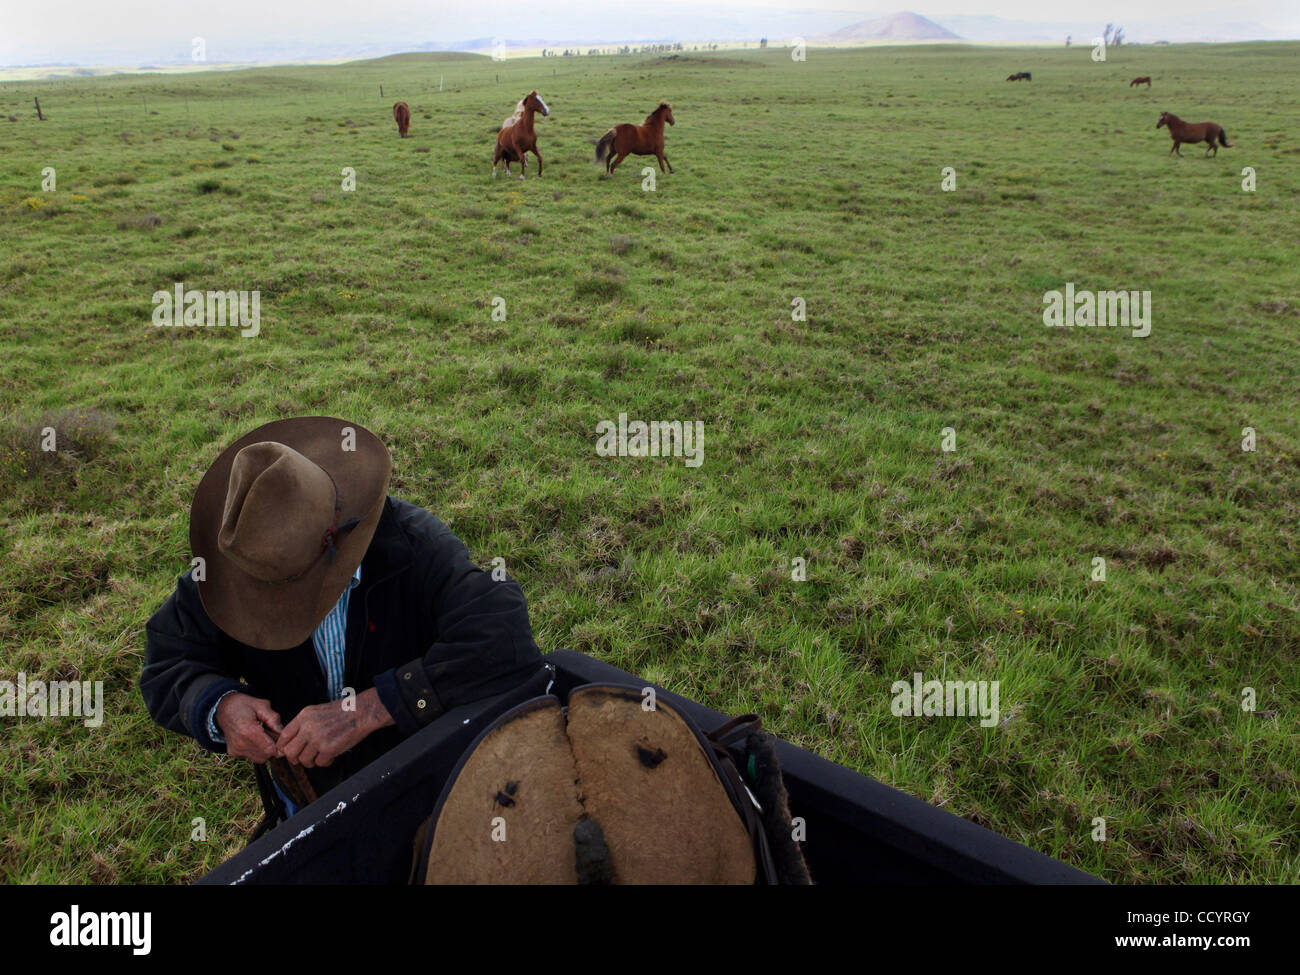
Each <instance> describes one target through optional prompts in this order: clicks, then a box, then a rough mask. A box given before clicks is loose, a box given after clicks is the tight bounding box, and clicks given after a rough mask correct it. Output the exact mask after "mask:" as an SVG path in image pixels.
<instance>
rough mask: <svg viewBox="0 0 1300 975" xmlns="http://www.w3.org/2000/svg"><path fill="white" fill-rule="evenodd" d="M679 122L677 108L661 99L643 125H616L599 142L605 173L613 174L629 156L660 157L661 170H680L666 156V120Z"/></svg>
mask: <svg viewBox="0 0 1300 975" xmlns="http://www.w3.org/2000/svg"><path fill="white" fill-rule="evenodd" d="M665 122H667V123H668V124H669V125H676V124H677V123H676V122H675V121H673V107H672V106H671V105H669V104H668V103H667V102H660V103H659V107H658V108H656V109H655V110H654V111H653V112H651V113H650V114H649V115H647V116H646V117H645V122H644V123H643V124H641V125H633V124H632V123H630V122H623V123H621V124H619V125H616V126H614V127H613V128H612V129H610V130H609V131H608V132H606V133H605V134H604V135H602V136H601V137H600V141H599V142H597V143H596V162H600V161H601V160H604V162H605V172H606V173H609V174H611V175H613V172H614V170H615V168H616V167H617V166H618V164H619V163H621V162H622V161H623V160H624V159H625V158H627V156H629V155H635V156H658V157H659V171H660V172H661V173H662V172H663V171H664V166H667V167H668V172H670V173H672V172H676V170H674V169H673V164H672V163H670V162H669V161H668V158H667V157H666V156H665V155H664V123H665Z"/></svg>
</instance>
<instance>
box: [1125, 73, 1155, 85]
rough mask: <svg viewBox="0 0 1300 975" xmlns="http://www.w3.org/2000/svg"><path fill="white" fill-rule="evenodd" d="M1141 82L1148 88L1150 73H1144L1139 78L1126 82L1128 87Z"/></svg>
mask: <svg viewBox="0 0 1300 975" xmlns="http://www.w3.org/2000/svg"><path fill="white" fill-rule="evenodd" d="M1143 82H1146V86H1147V87H1148V88H1150V87H1151V76H1150V75H1146V74H1144V75H1143V76H1142V77H1141V78H1134V79H1133V80H1132V81H1130V82H1129V83H1128V86H1129V87H1130V88H1133V87H1136V86H1137V85H1140V84H1142V83H1143Z"/></svg>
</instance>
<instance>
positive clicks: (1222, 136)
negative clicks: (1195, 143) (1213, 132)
mask: <svg viewBox="0 0 1300 975" xmlns="http://www.w3.org/2000/svg"><path fill="white" fill-rule="evenodd" d="M1219 145H1221V146H1223V148H1225V149H1231V148H1233V147H1232V146H1230V145H1228V133H1227V132H1225V131H1224V130H1223V129H1222V128H1221V129H1219Z"/></svg>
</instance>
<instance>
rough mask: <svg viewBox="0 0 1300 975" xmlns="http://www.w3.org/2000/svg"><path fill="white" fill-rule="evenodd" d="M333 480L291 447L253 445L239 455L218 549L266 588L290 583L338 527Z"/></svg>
mask: <svg viewBox="0 0 1300 975" xmlns="http://www.w3.org/2000/svg"><path fill="white" fill-rule="evenodd" d="M338 501H339V498H338V492H337V490H336V488H335V485H334V481H333V479H332V478H331V477H330V475H329V474H328V473H327V472H326V471H325V470H324V469H323V468H322V467H321V466H320V465H319V464H317V463H315V462H314V461H312V460H311V459H310V458H308V457H305V456H303V455H302V454H300V453H299V452H298V451H296V450H294V449H293V448H292V447H290V446H288V445H287V444H282V443H276V442H273V441H264V442H261V443H254V444H249V445H248V446H246V447H244V448H243V449H242V450H240V451H239V453H238V454H236V455H235V459H234V461H233V462H232V464H231V467H230V479H229V481H228V482H227V487H226V504H225V511H224V513H223V515H222V518H221V530H220V532H219V533H218V535H217V545H218V547H219V548H220V550H221V552H222V554H224V555H225V556H226V557H227V558H229V559H230V561H231V562H233V563H234V564H235V565H236V566H238V567H239V568H240V569H241V570H243V571H244V572H246V573H247V574H248V575H250V576H252V577H253V578H254V579H259V580H261V581H262V582H285V581H288V580H290V579H293V578H294V577H296V576H297V575H299V574H300V573H303V572H306V571H307V570H308V569H309V568H311V566H312V564H313V563H314V562H315V561H316V560H317V559H318V558H319V557H320V554H321V552H322V551H323V549H324V547H325V544H326V533H327V532H328V531H329V530H330V528H331V527H333V526H334V525H335V524H336V518H337V512H336V505H337V503H338Z"/></svg>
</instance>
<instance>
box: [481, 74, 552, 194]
mask: <svg viewBox="0 0 1300 975" xmlns="http://www.w3.org/2000/svg"><path fill="white" fill-rule="evenodd" d="M538 112H541V113H542V114H543V115H550V114H551V110H550V109H549V108H547V107H546V102H544V101H542V96H541V95H539V94H537V92H536V91H530V92H529V93H528V94H527V95H525V96H524V97H523V98H521V99H519V101H518V103H516V105H515V114H514V115H511V116H510V117H509V118H508V119H506V120H505V122H504V123H503V124H502V126H501V128H500V129H498V130H497V148H496V154H495V155H493V157H492V175H493V176H494V177H495V176H496V174H497V163H498V162H501V161H502V160H505V164H506V175H507V176H509V175H510V164H511V163H512V162H518V163H519V178H520V179H523V178H524V170H525V169H526V168H527V163H526V162H525V159H524V154H525V153H529V152H531V153H532V154H533V155H534V156H536V157H537V175H538V176H541V175H542V154H541V153H540V152H538V151H537V132H536V131H535V130H534V129H533V116H535V115H536V114H537V113H538Z"/></svg>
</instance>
